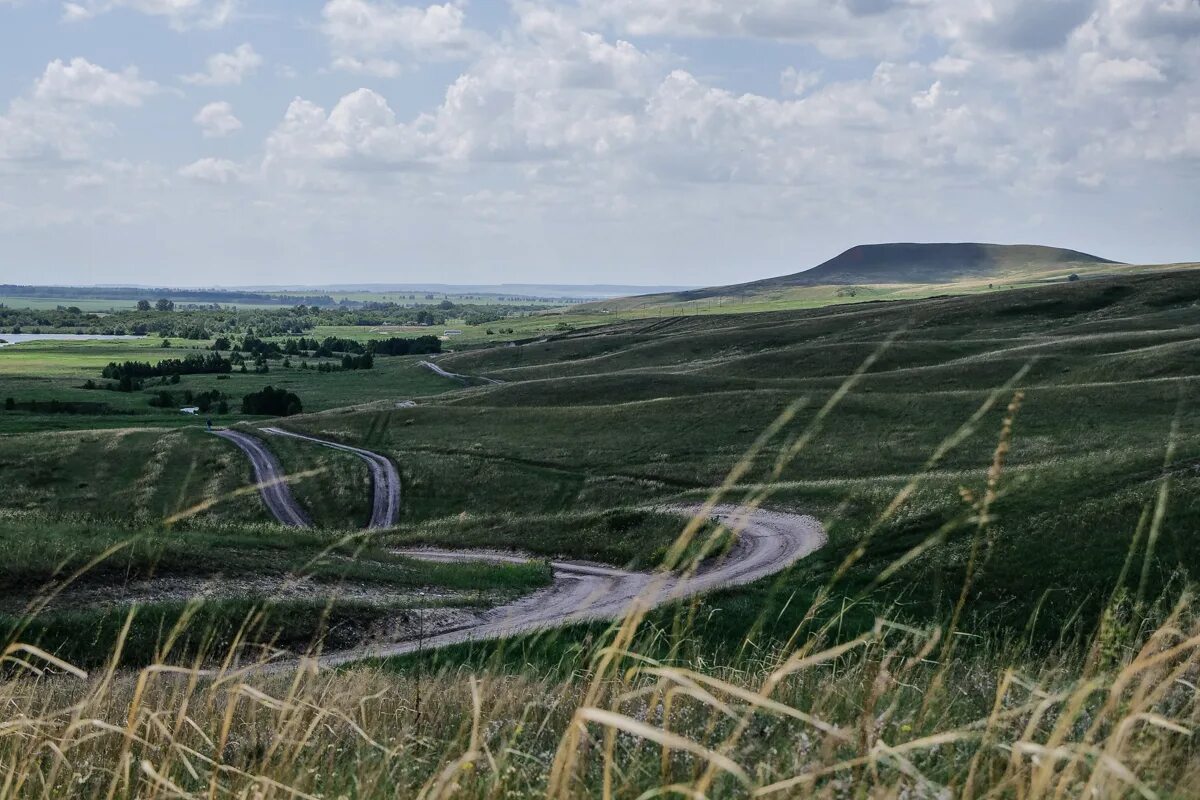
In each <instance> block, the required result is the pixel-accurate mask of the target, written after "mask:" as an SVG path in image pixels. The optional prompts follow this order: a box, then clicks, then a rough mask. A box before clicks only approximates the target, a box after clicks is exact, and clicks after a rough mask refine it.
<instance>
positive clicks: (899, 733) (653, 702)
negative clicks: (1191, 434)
mask: <svg viewBox="0 0 1200 800" xmlns="http://www.w3.org/2000/svg"><path fill="white" fill-rule="evenodd" d="M1195 610H1196V609H1195V606H1194V604H1193V603H1192V601H1191V598H1190V597H1189V598H1185V599H1183V600H1181V601H1180V603H1179V604H1178V605H1177V606H1176V607H1174V608H1173V609H1172V610H1171V612H1170V613H1169V614H1168V616H1167V617H1166V619H1164V620H1163V622H1162V624H1161V625H1160V626H1159V627H1158V628H1156V629H1155V630H1153V631H1152V632H1151V633H1149V634H1148V635H1145V636H1142V637H1140V639H1138V640H1137V641H1136V642H1133V641H1118V640H1116V639H1114V638H1113V637H1114V635H1116V634H1117V632H1116V631H1114V630H1113V629H1112V628H1106V629H1105V630H1103V631H1102V632H1101V635H1100V636H1099V637H1098V638H1097V642H1096V647H1095V648H1094V649H1093V651H1092V652H1091V653H1088V654H1077V653H1076V654H1057V655H1054V654H1051V655H1047V656H1044V657H1043V658H1040V659H1036V660H1034V659H1030V658H1029V657H1028V656H1023V655H1021V654H1020V653H1018V652H1016V651H1015V650H1009V649H1007V648H1005V647H1002V646H997V645H995V643H992V642H980V641H973V642H971V643H970V644H967V645H964V646H962V647H960V649H959V655H958V656H957V657H956V659H955V660H954V662H952V663H939V662H938V660H937V657H936V654H937V652H938V651H939V649H940V648H941V634H940V631H939V630H938V629H936V628H932V629H925V630H922V629H914V628H909V627H906V626H899V625H893V624H889V623H888V622H887V621H884V620H880V622H879V624H878V625H877V626H876V629H875V630H874V631H872V632H871V633H869V634H866V635H864V636H861V637H858V638H856V639H854V640H852V641H849V642H845V643H842V644H839V645H836V646H829V647H819V648H818V647H814V646H812V645H813V644H814V643H813V642H809V643H805V644H804V645H802V646H801V647H799V648H798V649H796V650H794V651H781V652H777V653H772V654H769V655H766V656H763V657H761V658H759V659H756V660H753V661H747V662H745V663H743V664H741V665H739V666H736V667H734V666H719V665H705V664H697V665H692V666H690V667H683V666H672V665H666V664H659V663H655V662H652V661H648V660H643V659H640V658H638V657H637V656H636V655H635V654H633V653H616V652H613V651H611V650H606V649H604V648H598V649H597V651H596V652H595V653H594V656H595V657H596V658H598V659H600V660H603V659H606V658H607V659H611V661H610V663H611V664H613V665H619V669H613V670H611V671H610V674H609V676H608V677H607V678H604V679H603V680H599V681H597V680H593V679H592V678H594V677H595V676H596V675H598V674H599V673H597V672H595V670H594V667H595V666H596V663H595V662H593V664H592V665H591V666H592V667H593V669H592V670H591V671H590V673H591V677H588V676H586V675H584V674H582V673H581V674H579V675H575V676H571V677H569V678H567V679H565V680H562V681H550V680H548V679H545V678H539V677H538V676H536V675H530V674H526V673H519V674H516V675H513V674H505V673H503V672H491V673H484V674H481V675H478V676H474V675H469V674H465V673H463V672H459V671H448V672H442V673H440V674H437V675H435V676H432V677H428V676H424V677H423V676H421V675H420V674H419V673H411V674H396V673H393V672H388V671H382V670H379V669H365V668H358V669H353V670H349V671H344V672H329V671H316V670H314V669H312V668H311V664H302V665H296V666H294V667H293V668H288V669H285V670H282V671H275V672H265V673H264V672H262V671H259V670H256V669H254V668H251V667H243V668H238V667H235V666H234V665H232V664H227V665H225V666H224V667H223V668H222V669H220V670H218V671H217V672H215V673H206V672H203V671H201V670H199V669H195V668H188V667H182V668H181V667H168V666H165V665H157V666H153V667H150V668H147V669H145V670H143V671H141V672H139V673H137V674H115V673H113V672H111V671H105V672H102V673H101V674H99V675H94V676H84V675H83V674H82V673H78V672H76V671H73V670H72V669H71V668H69V667H68V666H67V665H63V664H55V663H54V662H53V660H52V659H48V658H47V657H46V654H43V653H39V652H36V651H32V650H29V649H27V648H21V647H19V646H17V647H12V648H9V649H8V650H7V651H6V654H5V660H6V661H7V662H8V664H9V666H10V667H11V672H10V674H9V677H8V680H6V682H5V683H4V685H3V686H2V687H0V703H2V704H3V707H4V709H5V712H4V717H3V722H0V765H2V766H0V770H2V772H0V797H4V798H10V797H12V798H16V797H71V796H78V797H120V798H133V797H138V798H152V797H153V798H157V797H163V798H166V797H195V798H200V797H208V798H226V797H228V798H234V797H238V798H248V797H254V798H288V797H326V798H336V797H360V798H373V797H397V796H399V797H408V796H424V797H449V796H462V797H489V798H490V797H526V796H535V795H547V794H548V795H550V796H555V797H595V796H606V797H643V796H646V797H648V796H655V795H656V794H661V795H666V796H710V797H727V796H751V795H753V796H775V797H793V796H808V795H818V796H849V795H856V796H870V797H893V796H906V797H932V796H963V797H984V796H1004V797H1022V798H1042V797H1045V798H1050V797H1084V796H1087V797H1096V796H1099V797H1123V796H1135V795H1140V796H1143V797H1148V798H1149V797H1156V796H1171V794H1172V791H1173V787H1180V786H1183V787H1186V786H1189V785H1194V781H1195V780H1196V779H1200V760H1198V759H1197V758H1196V756H1197V753H1196V747H1195V745H1194V743H1193V741H1192V736H1191V732H1192V730H1194V728H1195V726H1196V725H1197V723H1198V722H1200V705H1198V703H1197V689H1196V682H1197V680H1198V679H1200V652H1198V651H1200V621H1198V620H1197V618H1196V614H1195ZM1114 657H1115V660H1114ZM47 667H48V669H47ZM1186 794H1187V792H1186V791H1184V792H1180V793H1179V796H1184V795H1186Z"/></svg>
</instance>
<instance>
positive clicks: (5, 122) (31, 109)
mask: <svg viewBox="0 0 1200 800" xmlns="http://www.w3.org/2000/svg"><path fill="white" fill-rule="evenodd" d="M103 132H106V128H105V126H101V125H99V124H97V123H94V122H92V121H91V120H89V119H87V118H86V117H83V118H80V117H79V116H78V115H76V114H72V113H70V111H69V110H66V109H61V108H55V107H52V106H47V105H45V104H40V103H34V102H30V101H29V100H27V99H17V100H14V101H13V102H12V104H11V105H10V106H9V109H8V112H7V113H5V114H0V162H5V161H8V162H27V163H37V162H58V161H78V160H81V159H83V158H85V157H86V156H87V155H88V153H89V152H90V151H91V140H92V139H93V138H94V137H95V136H97V135H100V134H101V133H103Z"/></svg>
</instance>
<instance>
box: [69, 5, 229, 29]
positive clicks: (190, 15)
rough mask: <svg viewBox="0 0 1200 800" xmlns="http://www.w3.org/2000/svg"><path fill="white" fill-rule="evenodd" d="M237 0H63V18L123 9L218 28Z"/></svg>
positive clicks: (176, 23) (177, 25) (174, 23)
mask: <svg viewBox="0 0 1200 800" xmlns="http://www.w3.org/2000/svg"><path fill="white" fill-rule="evenodd" d="M238 4H239V0H79V2H65V3H63V20H64V21H65V22H83V21H85V20H89V19H91V18H93V17H96V16H99V15H101V14H107V13H109V12H111V11H115V10H118V9H126V10H129V11H135V12H138V13H141V14H147V15H149V16H154V17H162V18H164V19H165V20H166V21H167V24H169V25H170V26H171V27H172V28H174V29H176V30H187V29H189V28H220V27H222V26H223V25H225V24H226V23H227V22H229V20H231V19H232V18H233V17H234V15H235V14H236V12H237V7H238Z"/></svg>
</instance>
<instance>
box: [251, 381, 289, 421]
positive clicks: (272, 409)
mask: <svg viewBox="0 0 1200 800" xmlns="http://www.w3.org/2000/svg"><path fill="white" fill-rule="evenodd" d="M303 410H304V406H303V404H302V403H301V402H300V398H299V397H297V396H296V395H294V394H292V393H291V392H289V391H287V390H286V389H276V388H275V387H274V386H268V387H266V388H265V389H263V390H262V391H261V392H253V393H251V394H248V395H246V396H245V397H243V398H242V413H243V414H261V415H267V416H273V417H290V416H292V415H293V414H299V413H300V412H301V411H303Z"/></svg>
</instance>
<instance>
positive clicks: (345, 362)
mask: <svg viewBox="0 0 1200 800" xmlns="http://www.w3.org/2000/svg"><path fill="white" fill-rule="evenodd" d="M374 367H375V357H374V356H372V355H371V354H370V353H364V354H362V355H361V356H352V355H350V354H349V353H347V354H346V355H344V356H342V369H373V368H374Z"/></svg>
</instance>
